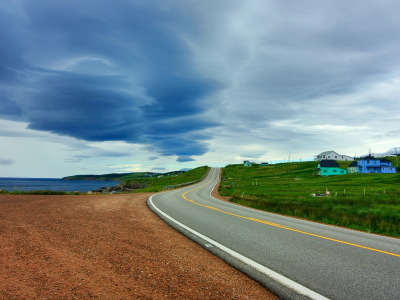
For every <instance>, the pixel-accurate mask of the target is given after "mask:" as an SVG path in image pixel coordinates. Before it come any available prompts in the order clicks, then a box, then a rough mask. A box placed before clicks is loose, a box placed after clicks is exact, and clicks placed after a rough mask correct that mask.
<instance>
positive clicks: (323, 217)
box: [219, 158, 400, 236]
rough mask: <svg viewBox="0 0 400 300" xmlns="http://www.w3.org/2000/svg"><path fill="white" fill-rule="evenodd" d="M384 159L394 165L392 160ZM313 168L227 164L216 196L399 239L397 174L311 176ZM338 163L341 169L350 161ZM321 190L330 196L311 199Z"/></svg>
mask: <svg viewBox="0 0 400 300" xmlns="http://www.w3.org/2000/svg"><path fill="white" fill-rule="evenodd" d="M389 159H391V160H392V161H393V162H394V163H393V166H396V158H389ZM317 164H318V162H297V163H282V164H276V165H269V166H265V167H261V166H259V165H258V166H252V167H244V166H243V165H228V166H226V167H225V168H223V174H222V176H223V180H222V181H221V185H220V187H219V192H220V194H221V195H223V196H231V201H232V202H236V203H240V204H243V205H247V206H250V207H254V208H258V209H262V210H266V211H270V212H276V213H280V214H285V215H290V216H296V217H301V218H305V219H309V220H313V221H319V222H324V223H328V224H334V225H339V226H345V227H349V228H353V229H359V230H364V231H367V232H374V233H381V234H386V235H391V236H400V174H399V173H397V174H348V175H338V176H329V177H320V176H313V174H314V169H315V168H316V167H317ZM339 164H340V167H341V168H346V167H347V165H348V164H349V162H339ZM232 183H233V186H232ZM228 187H230V188H228ZM326 189H328V191H329V192H330V193H331V196H330V197H311V196H310V194H311V193H319V192H321V193H323V194H325V192H326ZM364 189H365V196H364ZM243 193H244V196H243V198H242V195H243ZM336 194H337V196H336Z"/></svg>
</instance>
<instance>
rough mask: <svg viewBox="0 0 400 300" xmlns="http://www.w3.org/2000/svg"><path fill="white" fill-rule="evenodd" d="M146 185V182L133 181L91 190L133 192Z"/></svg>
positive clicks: (99, 191) (94, 191)
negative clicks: (132, 182)
mask: <svg viewBox="0 0 400 300" xmlns="http://www.w3.org/2000/svg"><path fill="white" fill-rule="evenodd" d="M146 186H147V184H146V183H134V184H130V185H129V184H126V183H124V182H122V183H120V184H117V185H114V186H109V187H105V186H103V187H101V188H99V189H97V190H93V191H92V192H93V193H112V192H120V193H122V192H133V191H134V190H137V189H143V188H145V187H146Z"/></svg>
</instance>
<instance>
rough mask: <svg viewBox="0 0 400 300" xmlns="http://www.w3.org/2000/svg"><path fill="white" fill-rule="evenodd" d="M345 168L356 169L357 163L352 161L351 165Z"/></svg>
mask: <svg viewBox="0 0 400 300" xmlns="http://www.w3.org/2000/svg"><path fill="white" fill-rule="evenodd" d="M347 167H348V168H351V167H357V162H356V161H352V162H351V164H349V165H348V166H347Z"/></svg>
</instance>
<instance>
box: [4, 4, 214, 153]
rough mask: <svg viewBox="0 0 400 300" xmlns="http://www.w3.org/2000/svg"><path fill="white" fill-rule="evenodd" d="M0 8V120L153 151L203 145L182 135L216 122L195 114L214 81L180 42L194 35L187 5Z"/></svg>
mask: <svg viewBox="0 0 400 300" xmlns="http://www.w3.org/2000/svg"><path fill="white" fill-rule="evenodd" d="M10 2H11V1H10ZM1 14H2V15H1V16H2V18H0V20H1V21H0V23H1V25H3V26H1V27H0V38H2V43H1V45H0V100H1V102H2V106H1V108H0V117H1V118H3V119H12V120H15V121H21V120H23V121H25V122H27V123H29V126H28V128H29V129H34V130H41V131H47V132H51V133H54V134H58V135H65V136H70V137H74V138H77V139H81V140H85V141H96V142H101V141H126V142H129V143H144V144H147V145H149V146H150V147H153V148H154V147H155V149H156V151H157V152H159V153H160V155H178V156H180V155H185V156H191V155H202V154H205V153H206V152H207V149H208V148H207V145H205V144H204V143H203V142H197V141H196V140H188V138H187V135H188V134H191V133H192V132H194V131H197V130H203V129H207V128H210V127H214V126H216V125H218V124H216V123H215V122H212V121H210V120H207V119H205V118H204V117H203V118H201V119H198V116H199V115H201V114H203V113H204V112H206V108H205V107H204V105H203V103H202V101H203V98H205V97H208V96H210V95H211V94H213V93H214V92H216V91H217V90H218V89H220V88H221V85H220V84H219V83H218V82H216V81H214V80H212V79H209V78H207V77H204V75H201V74H200V73H198V72H197V70H196V69H195V68H194V67H193V62H192V60H193V58H192V55H191V53H190V51H189V49H188V46H187V44H186V43H185V41H184V39H183V36H184V35H187V36H191V35H196V34H198V33H199V32H200V27H198V24H197V23H196V21H195V20H196V18H197V16H196V14H195V12H193V11H192V10H191V9H189V8H187V9H185V6H184V5H182V4H179V3H175V2H170V3H164V4H161V3H159V2H153V1H147V2H141V1H118V2H117V3H112V4H111V3H110V2H108V1H87V2H85V3H83V2H80V1H58V2H57V3H54V2H51V1H43V0H39V1H37V2H35V3H32V2H30V1H22V5H21V6H17V5H14V7H13V9H12V10H10V9H7V10H6V9H5V8H4V7H3V9H2V11H1ZM15 15H17V16H19V17H18V18H15ZM6 45H7V46H6ZM188 117H191V118H193V119H192V120H191V122H186V124H183V123H182V120H181V118H186V119H187V118H188ZM166 136H169V137H173V138H172V139H171V138H168V139H165V140H163V141H160V137H161V138H165V137H166Z"/></svg>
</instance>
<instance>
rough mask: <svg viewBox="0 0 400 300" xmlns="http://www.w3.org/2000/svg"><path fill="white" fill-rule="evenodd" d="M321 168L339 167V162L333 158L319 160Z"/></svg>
mask: <svg viewBox="0 0 400 300" xmlns="http://www.w3.org/2000/svg"><path fill="white" fill-rule="evenodd" d="M319 165H320V167H321V168H339V164H338V163H337V162H336V161H334V160H333V159H325V160H321V161H320V162H319Z"/></svg>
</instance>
